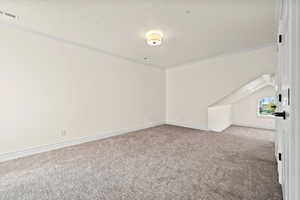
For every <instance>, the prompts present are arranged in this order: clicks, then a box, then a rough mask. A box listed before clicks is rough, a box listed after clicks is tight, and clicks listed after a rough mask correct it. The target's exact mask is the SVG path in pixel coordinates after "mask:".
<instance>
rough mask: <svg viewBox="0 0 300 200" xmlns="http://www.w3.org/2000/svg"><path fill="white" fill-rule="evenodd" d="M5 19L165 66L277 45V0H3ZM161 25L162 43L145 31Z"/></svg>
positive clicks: (43, 32) (127, 57)
mask: <svg viewBox="0 0 300 200" xmlns="http://www.w3.org/2000/svg"><path fill="white" fill-rule="evenodd" d="M0 10H3V11H6V12H10V13H13V14H15V15H17V16H18V19H7V17H4V16H2V17H1V16H0V18H1V19H0V20H1V21H2V22H3V21H5V23H12V24H15V25H17V26H21V27H25V28H27V29H28V30H34V31H36V32H38V33H42V34H44V35H46V36H49V37H50V38H53V39H57V40H61V41H69V43H71V42H74V44H79V45H77V46H80V47H89V49H94V50H95V49H96V50H98V51H99V52H100V53H106V54H110V55H112V56H116V57H119V58H125V59H129V60H132V61H135V62H141V63H145V64H148V65H151V66H155V67H160V68H171V67H177V66H179V65H182V64H186V63H188V62H191V61H197V60H201V59H204V58H207V57H212V56H215V55H219V54H224V53H227V52H234V51H240V50H243V49H251V48H258V47H260V46H266V45H268V44H272V43H273V41H274V36H275V32H276V29H275V3H274V0H150V1H145V0H1V2H0ZM151 29H159V30H161V31H162V32H163V33H164V36H165V38H164V41H163V44H162V45H161V46H159V47H150V46H147V45H146V43H145V33H146V32H147V31H148V30H151Z"/></svg>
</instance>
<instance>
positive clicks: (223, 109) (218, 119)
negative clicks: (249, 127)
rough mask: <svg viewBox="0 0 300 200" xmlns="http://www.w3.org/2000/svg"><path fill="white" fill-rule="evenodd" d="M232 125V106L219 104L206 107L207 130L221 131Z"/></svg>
mask: <svg viewBox="0 0 300 200" xmlns="http://www.w3.org/2000/svg"><path fill="white" fill-rule="evenodd" d="M231 125H232V106H231V105H230V104H229V105H220V106H214V107H209V108H208V130H212V131H216V132H222V131H224V130H225V129H226V128H228V127H229V126H231Z"/></svg>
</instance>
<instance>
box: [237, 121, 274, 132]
mask: <svg viewBox="0 0 300 200" xmlns="http://www.w3.org/2000/svg"><path fill="white" fill-rule="evenodd" d="M232 126H244V127H249V128H258V129H266V130H272V131H274V130H275V128H270V127H263V126H256V125H253V124H248V123H234V124H232Z"/></svg>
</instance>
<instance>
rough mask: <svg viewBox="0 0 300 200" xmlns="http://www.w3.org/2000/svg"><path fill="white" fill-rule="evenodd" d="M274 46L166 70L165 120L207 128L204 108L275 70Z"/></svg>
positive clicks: (171, 122) (205, 109)
mask: <svg viewBox="0 0 300 200" xmlns="http://www.w3.org/2000/svg"><path fill="white" fill-rule="evenodd" d="M275 56H276V53H275V50H274V48H273V47H266V48H262V49H259V50H255V51H249V52H242V53H239V54H235V55H228V56H221V57H218V58H214V59H207V60H204V61H202V62H198V63H191V64H187V65H185V66H183V67H180V68H174V69H169V70H167V72H166V77H167V122H168V123H170V124H178V125H185V126H188V127H195V128H200V129H207V124H208V116H207V108H208V106H209V105H211V104H213V103H215V102H217V101H218V100H220V99H222V98H223V97H225V96H226V95H228V94H230V93H231V92H233V91H234V90H236V89H238V88H240V87H241V86H243V85H244V84H246V83H248V82H249V81H251V80H253V79H255V78H257V77H258V76H260V75H262V74H269V73H274V71H275V61H276V57H275Z"/></svg>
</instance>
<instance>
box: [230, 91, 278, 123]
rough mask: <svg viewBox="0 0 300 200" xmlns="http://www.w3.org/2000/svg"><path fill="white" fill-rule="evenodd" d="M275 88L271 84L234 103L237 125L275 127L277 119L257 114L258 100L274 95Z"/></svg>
mask: <svg viewBox="0 0 300 200" xmlns="http://www.w3.org/2000/svg"><path fill="white" fill-rule="evenodd" d="M274 96H275V90H274V88H273V87H271V86H269V87H266V88H263V89H261V90H259V91H257V92H255V93H254V94H252V95H250V96H248V97H247V98H245V99H242V100H240V101H239V102H237V103H235V104H233V105H232V120H233V124H235V125H243V126H249V127H258V128H266V129H275V119H274V118H272V117H259V116H258V115H257V109H258V101H259V99H261V98H263V97H274Z"/></svg>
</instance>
